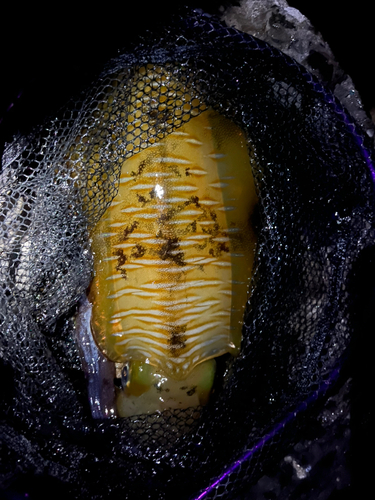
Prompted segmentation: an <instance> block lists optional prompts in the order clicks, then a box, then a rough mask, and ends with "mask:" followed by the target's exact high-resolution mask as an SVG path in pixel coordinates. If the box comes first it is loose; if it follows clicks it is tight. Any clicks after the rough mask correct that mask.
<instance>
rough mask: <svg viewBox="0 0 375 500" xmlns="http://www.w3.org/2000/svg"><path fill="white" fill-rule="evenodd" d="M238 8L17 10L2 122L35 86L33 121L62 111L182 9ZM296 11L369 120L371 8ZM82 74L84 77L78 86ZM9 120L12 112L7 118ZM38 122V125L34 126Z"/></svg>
mask: <svg viewBox="0 0 375 500" xmlns="http://www.w3.org/2000/svg"><path fill="white" fill-rule="evenodd" d="M237 3H238V2H234V1H232V2H230V1H220V0H203V1H199V0H196V1H191V0H187V1H185V2H184V1H183V2H178V1H177V0H176V1H175V2H170V1H167V2H163V1H162V0H158V1H157V2H151V3H149V2H148V1H145V0H144V1H142V0H137V1H126V0H123V1H122V2H118V3H117V2H100V4H94V3H87V5H86V7H85V8H84V7H82V3H79V4H78V2H77V5H79V8H78V9H77V8H75V7H72V6H71V5H69V4H64V3H61V4H58V3H53V4H47V5H50V7H43V8H41V7H39V6H38V5H36V4H34V3H31V2H30V3H28V6H27V7H24V6H23V5H22V4H18V3H14V4H12V6H11V7H6V6H5V5H6V4H5V2H4V4H5V5H3V7H1V9H0V12H1V11H2V15H1V16H0V64H1V66H0V67H1V73H0V117H1V116H3V115H4V113H5V112H6V110H7V109H8V108H9V106H10V105H12V104H14V105H17V102H18V101H19V99H18V96H19V95H20V93H21V92H23V95H24V96H25V95H26V96H27V95H32V92H33V91H34V85H37V86H38V89H39V90H40V88H41V87H42V90H41V92H40V94H38V92H37V93H36V94H35V95H36V97H35V99H38V101H39V102H38V103H35V104H36V105H35V108H34V110H33V113H32V114H33V115H35V116H32V117H31V116H29V117H28V118H29V119H30V120H31V121H32V120H35V119H37V118H38V116H37V115H38V111H37V110H38V109H40V110H41V113H42V111H43V106H46V105H47V107H48V102H49V101H55V102H56V104H58V103H59V102H60V101H61V104H63V103H64V102H65V100H66V96H69V94H70V93H71V91H73V90H74V89H75V86H76V85H77V83H78V81H79V79H82V77H83V79H85V78H86V79H87V80H88V81H89V80H90V75H92V72H93V70H94V69H95V68H97V67H100V66H101V64H102V63H104V62H105V61H106V60H107V59H108V57H110V56H111V55H116V49H120V48H122V47H124V46H126V45H128V44H129V42H131V41H132V40H133V39H135V38H136V37H137V36H138V34H140V33H142V32H143V31H144V29H147V28H150V27H152V26H153V25H155V24H163V23H165V22H166V21H167V20H168V16H169V15H170V14H171V13H173V12H175V11H176V10H177V9H178V8H179V6H180V5H183V4H185V5H189V6H193V7H200V8H203V9H204V10H206V11H209V12H213V13H215V12H218V9H219V7H220V6H221V5H225V6H228V5H233V4H234V5H235V4H237ZM289 5H290V6H292V7H296V8H298V9H299V10H300V11H301V12H302V13H303V14H305V15H306V16H307V17H308V18H309V19H310V21H311V22H312V24H313V25H314V26H315V28H316V29H317V30H318V31H320V32H321V33H322V34H323V37H324V39H325V40H326V41H327V42H328V43H329V44H330V46H331V49H332V51H333V53H334V54H335V56H336V58H337V60H338V61H339V63H340V65H341V66H342V68H343V69H344V71H345V72H346V73H348V74H349V75H350V76H351V77H352V78H353V80H354V83H355V86H356V88H357V90H358V91H359V93H360V95H361V96H362V100H363V103H364V105H365V109H366V110H367V112H368V113H369V112H370V110H371V109H372V108H375V96H374V92H373V87H374V83H373V68H372V66H371V64H372V60H373V43H374V42H373V23H374V19H373V14H372V9H371V2H368V0H356V1H355V2H353V3H349V4H348V3H346V2H342V1H338V0H333V1H330V0H325V1H323V0H315V1H313V2H307V1H306V0H305V1H301V0H300V1H298V0H290V1H289ZM78 75H80V77H79V79H78ZM7 115H8V113H7ZM34 123H35V121H34Z"/></svg>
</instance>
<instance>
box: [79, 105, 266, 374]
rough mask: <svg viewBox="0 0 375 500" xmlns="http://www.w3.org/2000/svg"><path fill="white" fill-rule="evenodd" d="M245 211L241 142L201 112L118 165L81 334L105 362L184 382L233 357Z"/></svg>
mask: <svg viewBox="0 0 375 500" xmlns="http://www.w3.org/2000/svg"><path fill="white" fill-rule="evenodd" d="M256 202H257V197H256V193H255V186H254V180H253V176H252V171H251V166H250V160H249V153H248V147H247V139H246V137H245V135H244V133H243V132H242V131H241V129H239V128H238V127H237V126H236V125H234V124H233V123H232V122H231V121H230V120H228V119H226V118H224V117H223V116H221V115H220V114H218V113H217V112H215V111H213V110H212V109H208V110H207V111H204V112H202V113H201V114H200V115H199V116H197V117H194V118H192V119H190V121H189V122H187V123H186V124H184V125H183V126H181V127H179V128H177V129H175V131H174V132H172V133H170V134H169V135H167V136H166V137H164V139H161V140H160V142H159V143H155V144H153V145H152V146H150V147H148V148H147V149H145V150H143V151H141V152H140V153H137V154H135V155H134V156H132V157H131V158H129V159H127V160H125V161H124V163H123V165H122V171H121V178H120V188H119V191H118V194H117V196H116V197H115V198H114V200H113V201H112V204H111V206H110V207H109V208H108V210H107V211H106V213H105V214H104V216H103V217H102V219H101V221H100V222H99V224H98V225H97V226H96V227H95V229H94V231H93V233H92V249H93V253H94V271H95V276H94V280H93V282H92V285H91V288H90V293H89V300H90V301H91V303H92V304H93V316H92V322H91V324H92V331H93V334H94V337H95V339H96V342H97V344H98V345H99V347H100V349H101V350H102V351H103V353H104V354H105V355H106V356H107V357H108V358H109V359H110V360H112V361H114V362H117V363H127V362H129V361H131V360H133V361H135V360H136V361H137V362H141V363H146V364H149V365H151V366H153V367H154V368H155V369H156V370H157V371H159V372H161V373H163V374H164V376H165V377H167V378H171V379H174V380H184V379H186V378H187V377H188V376H191V375H189V374H191V373H192V372H193V369H194V368H195V367H196V366H197V365H199V364H201V363H202V362H204V361H207V360H209V359H211V358H215V357H217V356H220V355H222V354H224V353H227V352H230V353H233V354H236V353H237V352H238V351H239V348H240V342H241V329H242V322H243V314H244V306H245V304H246V300H247V298H248V287H249V283H250V278H251V272H252V266H253V255H254V247H255V236H254V233H253V229H252V226H251V223H250V216H251V214H252V212H253V209H254V206H255V204H256Z"/></svg>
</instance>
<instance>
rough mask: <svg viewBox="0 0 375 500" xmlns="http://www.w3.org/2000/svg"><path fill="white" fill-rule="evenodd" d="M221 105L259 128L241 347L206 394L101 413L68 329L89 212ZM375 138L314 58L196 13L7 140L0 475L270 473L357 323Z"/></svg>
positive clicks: (182, 490)
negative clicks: (314, 71)
mask: <svg viewBox="0 0 375 500" xmlns="http://www.w3.org/2000/svg"><path fill="white" fill-rule="evenodd" d="M207 107H212V108H214V109H216V110H217V111H219V112H220V113H221V114H223V115H224V116H226V117H228V118H230V119H231V120H233V121H234V122H235V123H237V124H238V125H239V126H240V127H241V128H242V129H243V130H244V131H245V132H246V133H247V135H248V138H249V151H250V154H251V158H252V167H253V173H254V176H255V179H256V183H257V187H258V192H259V212H258V214H256V220H255V222H254V223H255V224H256V226H257V230H258V248H257V254H256V268H255V274H254V279H253V285H252V287H253V292H252V296H251V299H250V302H249V304H248V306H247V309H246V314H245V318H244V327H243V342H242V348H241V354H240V356H239V357H238V358H237V359H236V361H235V362H234V363H233V365H232V366H231V368H230V372H229V373H226V374H225V377H224V382H223V384H222V387H221V390H220V391H217V392H216V393H215V394H214V396H213V398H212V399H211V401H210V403H209V404H208V406H207V407H205V408H204V409H188V410H185V411H178V412H177V411H176V412H165V413H164V414H158V415H153V416H148V417H147V416H141V417H131V418H128V419H117V420H110V419H109V420H106V421H94V420H93V419H92V418H91V416H90V409H89V406H88V401H87V389H86V383H85V375H84V373H83V371H82V367H81V362H80V358H79V354H78V347H77V345H76V341H75V335H74V315H75V313H76V310H77V304H78V302H79V300H80V298H81V297H82V296H83V295H84V294H85V291H86V289H87V287H88V285H89V283H90V280H91V273H92V256H91V254H90V243H89V237H88V230H89V228H90V227H91V226H92V225H93V224H95V223H96V222H97V221H98V220H99V218H100V217H101V215H102V214H103V213H104V211H105V209H106V208H107V207H108V205H109V204H110V202H111V200H112V199H113V197H114V196H115V195H116V192H117V189H118V182H119V181H118V179H119V174H120V170H121V165H122V163H123V162H124V160H125V159H126V158H128V157H130V156H131V155H133V154H135V153H137V152H139V151H141V150H142V149H145V148H147V147H150V146H151V145H152V144H154V143H155V142H156V141H158V140H160V139H162V138H163V137H164V136H165V135H167V134H169V133H170V132H171V131H173V130H176V129H177V128H178V127H180V126H181V125H182V124H183V123H185V122H186V121H188V120H190V119H191V118H192V117H194V116H197V115H198V114H199V113H201V112H202V111H204V110H205V109H207ZM369 148H370V145H369V144H368V143H367V139H366V138H365V137H364V136H362V134H361V131H360V130H358V129H357V128H356V126H355V124H354V123H353V121H352V120H351V118H350V117H349V116H348V115H347V114H346V112H345V110H343V108H342V107H341V105H340V104H339V103H338V101H337V100H336V99H335V98H334V97H333V96H332V94H331V93H330V92H329V91H327V90H325V89H324V88H323V87H322V86H321V85H320V84H319V83H318V82H317V81H316V80H315V79H314V78H313V77H312V76H311V75H309V74H308V73H306V71H305V70H304V69H303V68H302V67H301V66H299V65H298V64H297V63H295V62H294V61H293V60H292V59H290V58H288V57H287V56H285V55H283V54H282V53H281V52H279V51H277V50H276V49H274V48H272V47H270V46H269V45H267V44H266V43H263V42H261V41H259V40H257V39H254V38H252V37H251V36H248V35H245V34H243V33H241V32H238V31H236V30H235V29H229V28H227V27H225V26H224V25H222V24H221V23H220V22H219V21H217V20H216V19H215V18H214V17H209V16H206V15H204V14H202V13H200V12H191V13H190V14H189V15H188V16H186V17H178V18H176V19H175V22H174V23H173V25H172V26H171V27H169V28H168V29H166V30H165V31H162V32H158V33H156V34H155V35H152V34H151V35H149V36H148V37H145V38H144V39H143V40H142V42H141V43H140V45H139V46H138V47H134V50H131V51H129V53H125V54H122V55H120V56H119V57H118V58H116V59H114V60H112V61H110V62H109V63H108V65H107V67H106V68H105V69H104V71H103V72H102V73H101V75H100V76H99V77H98V79H97V80H96V81H95V82H94V83H93V84H92V86H91V87H90V88H89V89H86V90H85V91H84V92H83V93H82V94H81V95H79V96H78V97H76V98H75V99H73V100H72V101H71V102H69V103H68V105H67V106H66V107H65V108H64V109H63V110H62V111H61V112H60V113H59V114H57V115H56V116H54V117H53V118H50V119H48V120H47V121H46V122H44V123H43V125H41V126H39V127H37V128H35V130H34V131H33V132H32V133H30V135H29V136H27V137H18V138H15V139H14V142H13V143H11V144H8V145H6V148H5V151H4V155H3V159H2V172H1V176H0V205H1V219H0V249H1V258H0V276H1V279H0V282H1V288H0V304H1V309H0V325H1V336H0V346H1V347H0V361H1V372H2V374H3V379H4V380H6V381H7V382H6V387H5V388H3V390H2V398H3V401H2V405H1V423H0V425H1V430H0V435H1V437H2V451H1V458H0V460H1V462H0V463H1V469H0V472H1V481H2V485H3V487H6V486H8V485H9V484H11V483H12V482H13V481H15V480H16V479H17V478H19V477H34V478H40V482H41V484H42V483H43V481H46V482H47V484H49V483H48V481H56V484H58V485H59V487H61V488H64V491H66V492H69V495H72V496H73V497H77V498H90V499H98V500H99V499H104V498H106V499H107V498H157V499H163V498H171V497H178V498H186V499H190V498H198V496H199V495H200V494H201V495H204V496H201V498H235V495H237V494H240V492H241V489H242V488H243V487H246V485H247V484H249V483H252V482H255V481H257V479H258V478H259V477H260V476H261V475H262V473H264V471H265V470H266V467H267V465H268V464H269V463H270V462H272V461H273V460H274V459H276V458H275V457H279V456H280V450H282V449H283V447H284V448H285V446H287V445H289V444H290V443H293V439H296V436H297V435H298V432H299V431H300V432H303V429H304V426H306V422H307V421H308V415H309V408H310V406H313V405H314V403H315V402H316V401H317V400H319V398H322V397H324V395H325V394H326V392H327V390H328V389H329V387H330V386H331V385H332V384H334V381H335V380H336V378H337V377H338V376H339V373H340V368H341V366H342V365H343V364H345V360H346V358H347V355H348V348H349V346H350V341H351V338H352V336H353V335H355V323H354V320H353V304H354V298H356V300H358V297H357V296H358V294H359V295H360V291H358V290H357V289H356V288H355V287H356V283H355V279H354V278H355V273H354V270H355V266H356V264H357V263H358V261H359V260H360V259H361V255H362V254H363V252H364V251H365V250H367V249H369V248H370V247H371V245H372V241H373V239H374V201H375V200H374V190H373V179H372V175H373V174H374V172H373V170H372V166H371V150H370V149H369ZM21 457H22V459H21V460H20V458H21ZM236 464H237V465H236ZM225 471H226V472H225ZM224 472H225V474H224V476H223V473H224ZM53 484H55V483H53ZM210 485H211V487H210V488H209V490H205V488H207V487H209V486H210Z"/></svg>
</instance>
